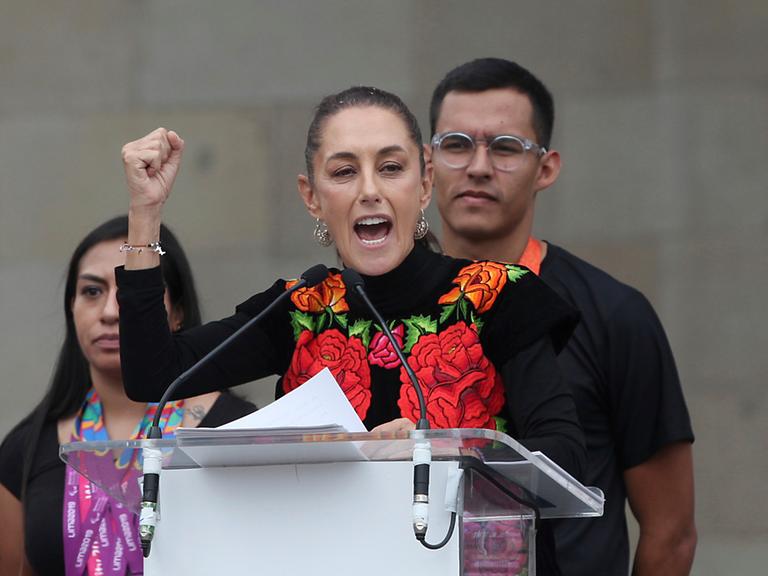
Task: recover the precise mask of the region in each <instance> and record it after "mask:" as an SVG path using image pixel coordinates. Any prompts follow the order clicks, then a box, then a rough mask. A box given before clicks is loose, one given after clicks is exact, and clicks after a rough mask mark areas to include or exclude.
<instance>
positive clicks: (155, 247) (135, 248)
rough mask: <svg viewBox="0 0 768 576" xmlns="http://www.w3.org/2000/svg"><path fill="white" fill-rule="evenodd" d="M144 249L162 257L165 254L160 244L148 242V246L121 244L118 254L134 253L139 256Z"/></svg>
mask: <svg viewBox="0 0 768 576" xmlns="http://www.w3.org/2000/svg"><path fill="white" fill-rule="evenodd" d="M144 249H148V250H150V251H152V252H155V253H157V254H158V255H160V256H162V255H163V254H165V250H163V248H162V247H161V246H160V242H150V243H149V244H123V245H122V246H120V252H136V254H141V253H142V252H144Z"/></svg>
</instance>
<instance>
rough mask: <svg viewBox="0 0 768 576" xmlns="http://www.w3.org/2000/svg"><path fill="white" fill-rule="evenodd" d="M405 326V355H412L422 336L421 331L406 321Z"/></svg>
mask: <svg viewBox="0 0 768 576" xmlns="http://www.w3.org/2000/svg"><path fill="white" fill-rule="evenodd" d="M403 324H405V338H404V340H403V354H410V353H411V349H412V348H413V347H414V345H415V344H416V342H418V341H419V336H421V330H419V329H418V328H417V327H416V326H414V325H413V324H411V323H409V322H408V321H407V320H404V321H403Z"/></svg>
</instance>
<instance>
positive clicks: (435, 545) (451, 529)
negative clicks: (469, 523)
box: [416, 512, 456, 550]
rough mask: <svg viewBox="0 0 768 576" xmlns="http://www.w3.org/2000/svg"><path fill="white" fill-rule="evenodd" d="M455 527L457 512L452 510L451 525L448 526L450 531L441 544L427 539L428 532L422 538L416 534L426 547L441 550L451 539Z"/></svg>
mask: <svg viewBox="0 0 768 576" xmlns="http://www.w3.org/2000/svg"><path fill="white" fill-rule="evenodd" d="M454 528H456V512H451V525H450V526H448V533H447V534H446V535H445V538H443V541H442V542H440V543H439V544H430V543H429V542H427V541H426V540H425V537H426V534H425V535H424V537H422V538H419V537H418V536H416V539H417V540H418V541H419V542H421V545H422V546H424V548H429V549H430V550H439V549H440V548H442V547H443V546H445V545H446V544H448V542H449V541H450V539H451V536H453V530H454Z"/></svg>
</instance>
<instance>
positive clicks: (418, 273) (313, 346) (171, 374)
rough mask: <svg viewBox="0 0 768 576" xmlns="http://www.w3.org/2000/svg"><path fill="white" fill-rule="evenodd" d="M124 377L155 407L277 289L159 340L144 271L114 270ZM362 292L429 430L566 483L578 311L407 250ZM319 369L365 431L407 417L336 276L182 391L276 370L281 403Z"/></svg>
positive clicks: (391, 362) (158, 307)
mask: <svg viewBox="0 0 768 576" xmlns="http://www.w3.org/2000/svg"><path fill="white" fill-rule="evenodd" d="M116 274H117V282H118V301H119V303H120V338H121V345H120V353H121V357H122V358H121V361H122V368H123V381H124V383H125V386H126V391H127V393H128V395H129V396H130V397H131V398H133V399H134V400H140V401H153V400H154V401H156V400H158V399H159V397H160V396H161V394H162V393H163V391H164V390H165V388H166V387H167V386H168V385H169V383H170V382H171V381H173V379H174V378H176V377H177V376H178V375H179V374H180V373H181V372H182V371H183V370H185V369H187V368H189V367H190V366H191V365H192V364H193V363H195V362H196V361H197V360H199V359H200V358H202V357H203V356H204V355H205V354H206V353H207V352H209V351H210V350H212V349H213V348H214V347H215V346H216V345H217V344H219V343H220V342H221V341H222V340H223V339H224V338H226V337H227V336H229V335H230V334H232V333H233V332H234V331H236V330H237V329H238V328H240V327H241V326H242V325H243V324H244V323H245V322H247V321H248V320H249V319H250V318H252V317H253V316H254V315H256V314H258V313H259V312H260V311H261V310H263V309H264V308H265V307H266V306H267V305H268V304H269V303H271V302H272V301H273V300H274V299H275V298H277V297H278V296H279V295H280V294H281V293H282V292H284V291H285V290H286V282H285V281H283V280H279V281H277V282H276V283H275V284H274V285H273V286H272V287H271V288H270V289H269V290H267V291H265V292H262V293H260V294H257V295H256V296H253V297H252V298H250V299H248V300H247V301H245V302H243V303H242V304H240V305H239V306H237V308H236V311H235V313H234V315H232V316H230V317H228V318H225V319H223V320H220V321H217V322H211V323H209V324H206V325H204V326H201V327H199V328H195V329H191V330H187V331H184V332H183V333H180V334H171V332H170V330H169V328H168V325H167V316H166V311H165V308H164V305H163V291H164V287H163V282H162V277H161V274H160V271H159V268H156V269H147V270H136V271H126V270H125V269H123V268H118V269H117V270H116ZM364 280H365V288H366V292H367V293H368V295H369V297H370V299H371V300H372V302H373V303H374V305H375V306H376V307H377V308H378V309H379V311H380V313H381V314H382V316H383V317H384V320H385V321H386V322H387V324H388V326H389V327H390V329H391V330H392V332H393V333H394V335H395V338H396V339H398V340H399V341H400V342H401V343H402V348H403V350H404V353H405V356H406V359H407V361H408V363H409V364H410V366H411V367H412V368H413V370H414V372H415V373H416V375H417V377H418V379H419V382H420V384H421V386H422V388H423V390H424V395H425V399H426V403H427V412H428V417H429V421H430V424H431V426H432V427H433V428H461V427H466V428H493V429H498V430H501V431H503V432H505V433H507V434H509V435H510V436H512V437H514V438H516V439H518V440H520V441H521V442H522V443H523V445H525V446H526V447H527V448H528V449H530V450H541V451H543V452H544V453H545V454H547V455H548V456H549V457H550V458H552V459H553V460H555V461H556V462H558V463H559V464H560V465H561V466H562V467H563V468H565V469H566V470H568V471H569V472H571V473H572V474H574V475H575V476H577V477H579V475H580V473H581V470H582V467H583V465H584V462H585V451H584V440H583V435H582V432H581V429H580V427H579V424H578V418H577V415H576V409H575V406H574V403H573V398H572V396H571V393H570V391H569V390H568V388H567V386H566V384H565V382H564V380H563V378H562V375H561V373H560V370H559V367H558V364H557V362H556V353H557V352H558V351H559V350H560V348H561V347H562V346H563V345H564V343H565V342H566V340H567V338H568V337H569V335H570V333H571V331H572V330H573V327H574V325H575V324H576V321H577V318H578V315H577V313H576V312H574V311H573V309H572V308H570V307H569V306H568V305H567V304H566V303H565V302H564V301H562V300H561V299H560V298H559V297H558V296H557V295H556V294H555V293H554V292H553V291H551V290H550V289H549V288H548V287H546V286H545V285H544V284H543V283H542V282H541V281H540V280H539V279H538V278H537V277H536V276H535V275H534V274H533V273H531V272H530V271H528V270H527V269H525V268H522V267H519V266H512V265H506V264H500V263H495V262H475V263H473V262H471V261H468V260H457V259H453V258H449V257H446V256H442V255H439V254H435V253H433V252H430V251H428V250H426V249H424V248H421V247H416V248H414V250H413V251H412V252H411V253H410V254H409V256H408V257H407V258H406V259H405V261H404V262H403V263H402V264H401V265H400V266H399V267H398V268H396V269H395V270H393V271H391V272H388V273H387V274H384V275H381V276H376V277H364ZM324 367H328V368H329V369H330V371H331V372H332V373H333V375H334V377H335V378H336V380H337V381H338V382H339V385H340V386H341V388H342V390H343V391H344V392H345V394H346V395H347V397H348V398H349V400H350V402H351V403H352V405H353V406H354V407H355V409H356V410H357V412H358V414H359V415H360V417H361V419H362V420H363V422H364V423H365V425H366V426H368V427H369V428H371V427H373V426H376V425H378V424H381V423H383V422H387V421H389V420H392V419H394V418H399V417H403V416H405V417H408V418H411V419H412V420H414V421H415V420H416V419H418V416H419V414H418V402H417V400H416V396H415V394H414V392H413V388H412V384H411V383H410V381H409V379H408V377H407V375H406V373H405V371H404V370H403V369H402V367H401V366H400V364H399V362H397V361H396V359H395V358H394V354H393V351H392V349H391V345H389V344H388V343H387V341H386V340H385V339H384V337H383V334H381V329H380V327H378V326H377V325H376V322H375V321H373V320H372V316H371V314H370V313H369V311H368V310H367V308H366V307H365V304H364V303H363V302H362V300H361V299H360V298H359V297H358V295H357V294H355V293H353V292H352V291H347V289H346V286H344V284H343V281H342V280H341V276H340V274H339V273H338V270H332V271H331V275H330V276H329V278H328V279H327V280H325V281H324V282H323V283H321V284H319V285H317V286H316V287H314V288H309V289H302V290H299V291H297V292H295V293H294V294H293V295H292V296H291V298H290V299H286V300H285V301H284V302H283V304H282V305H279V306H278V307H277V308H275V309H274V310H273V311H272V312H271V313H269V314H268V315H267V316H266V317H264V318H263V319H262V320H261V321H260V322H259V323H258V325H256V326H254V327H253V328H251V329H250V330H249V331H247V332H246V333H245V334H243V335H242V337H241V338H240V339H239V340H238V341H237V342H235V343H234V344H233V345H232V346H231V347H230V348H229V349H227V350H226V351H224V352H223V353H222V354H221V355H220V356H219V357H217V359H215V360H213V361H212V362H211V363H209V364H208V365H207V366H206V367H204V368H203V369H202V370H201V371H200V372H199V373H198V374H197V375H196V376H195V377H193V378H191V379H190V380H188V381H187V382H186V383H185V386H184V387H183V390H180V391H179V394H180V395H182V396H190V395H196V394H201V393H204V392H210V391H212V390H215V389H223V388H226V387H229V386H234V385H237V384H242V383H244V382H248V381H250V380H254V379H256V378H260V377H263V376H267V375H270V374H278V375H281V377H280V379H279V380H278V382H277V387H276V388H277V389H276V395H277V396H281V395H282V394H285V393H286V392H289V391H290V390H292V389H293V388H295V387H297V386H299V385H301V384H302V383H303V382H304V381H306V380H307V379H308V378H310V377H311V376H313V375H314V374H316V373H317V372H319V371H320V370H321V369H322V368H324Z"/></svg>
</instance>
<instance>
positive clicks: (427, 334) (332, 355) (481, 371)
mask: <svg viewBox="0 0 768 576" xmlns="http://www.w3.org/2000/svg"><path fill="white" fill-rule="evenodd" d="M528 273H529V271H528V270H527V269H525V268H522V267H519V266H515V265H511V264H500V263H496V262H485V261H483V262H474V263H471V264H468V265H466V266H464V267H463V268H461V270H460V271H459V273H458V274H457V275H456V277H455V278H454V279H453V280H452V282H451V283H450V286H446V287H445V289H444V290H443V291H439V292H437V293H436V294H435V295H434V301H433V305H432V306H428V307H423V308H424V310H419V312H423V313H418V314H414V315H411V316H407V317H403V318H394V319H393V318H387V315H386V314H385V315H384V317H385V319H386V322H387V325H388V327H389V329H390V330H391V331H392V333H393V335H394V337H395V339H396V340H397V342H398V344H399V345H400V346H401V348H402V350H403V353H404V355H405V357H406V360H407V362H408V364H409V365H410V367H411V368H412V369H413V371H414V372H415V373H416V377H417V378H418V380H419V382H420V383H421V385H422V390H423V391H424V396H425V401H426V405H427V413H428V419H429V421H430V424H431V425H432V426H433V427H435V428H461V427H464V428H491V429H500V430H504V429H505V421H504V418H503V417H502V415H501V412H502V408H503V407H504V404H505V393H504V385H503V382H502V381H501V377H500V376H499V373H498V371H497V369H496V367H494V365H493V364H492V363H491V361H490V360H489V359H488V358H487V357H486V355H485V353H484V351H483V347H482V345H481V339H480V334H481V332H482V330H483V326H484V323H485V320H484V319H485V317H486V316H487V315H488V314H489V313H490V312H491V310H492V309H493V307H494V304H496V302H497V299H498V298H499V296H500V294H501V293H502V291H503V290H504V288H505V286H506V285H507V284H508V283H515V282H517V281H518V280H520V278H522V277H523V276H524V275H526V274H528ZM295 282H296V281H289V282H287V283H286V288H288V287H290V286H292V285H293V284H295ZM348 297H349V294H348V293H347V289H346V286H345V285H344V283H343V282H342V279H341V275H340V274H333V275H331V276H330V277H329V278H328V279H327V280H325V281H324V282H323V283H321V284H319V285H317V286H315V287H313V288H307V289H301V290H298V291H297V292H295V293H294V294H293V295H292V297H291V300H292V304H293V309H292V310H291V311H290V312H289V315H290V319H291V327H292V329H293V337H294V340H295V350H294V352H293V356H292V358H291V362H290V366H289V368H288V370H287V371H286V373H285V375H284V376H283V379H282V383H281V387H282V390H281V391H282V392H284V393H287V392H290V391H291V390H293V389H294V388H296V387H297V386H300V385H301V384H303V383H304V382H306V381H307V380H308V379H309V378H311V377H312V376H314V375H315V374H317V373H318V372H319V371H320V370H321V369H322V368H324V367H328V368H329V369H330V371H331V372H332V373H333V375H334V377H335V378H336V380H337V381H338V383H339V385H340V386H341V388H342V390H343V391H344V393H345V394H346V395H347V398H349V401H350V402H351V403H352V405H353V406H354V408H355V410H356V411H357V413H358V415H359V416H360V418H361V419H363V420H365V419H366V416H367V415H368V413H369V409H371V402H372V398H373V396H374V394H373V393H372V386H374V385H381V386H397V387H399V395H398V396H397V401H396V402H397V407H398V408H399V413H400V414H399V415H401V416H404V417H407V418H409V419H411V420H413V421H416V420H417V419H418V411H419V404H418V400H417V398H416V393H415V391H414V390H413V386H412V384H411V382H410V379H409V378H408V375H407V374H406V372H405V370H404V369H403V367H402V366H401V365H400V361H399V360H398V358H397V356H396V355H395V352H394V350H393V349H392V345H391V343H390V342H389V340H388V339H387V337H386V335H385V334H384V333H383V332H382V330H381V327H380V326H378V325H377V324H376V323H375V322H374V321H373V320H370V319H366V318H365V317H357V316H355V315H354V314H353V313H351V312H350V306H349V303H348ZM382 371H383V372H382ZM372 372H375V373H376V374H379V375H380V376H379V377H378V378H372ZM373 380H380V382H376V383H375V384H374V383H373V382H372V381H373Z"/></svg>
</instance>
